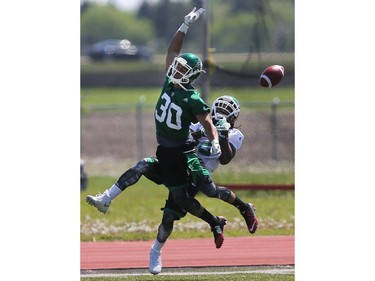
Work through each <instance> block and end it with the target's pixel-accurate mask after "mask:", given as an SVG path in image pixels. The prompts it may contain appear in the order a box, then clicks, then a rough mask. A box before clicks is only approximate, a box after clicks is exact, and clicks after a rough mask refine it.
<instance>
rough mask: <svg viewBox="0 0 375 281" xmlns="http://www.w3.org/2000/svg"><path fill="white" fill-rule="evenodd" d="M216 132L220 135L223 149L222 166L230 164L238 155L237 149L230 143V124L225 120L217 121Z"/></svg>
mask: <svg viewBox="0 0 375 281" xmlns="http://www.w3.org/2000/svg"><path fill="white" fill-rule="evenodd" d="M215 127H216V130H217V133H218V135H219V143H220V147H221V155H220V158H219V160H220V164H222V165H226V164H228V163H229V162H230V161H231V160H232V159H233V157H234V156H235V154H236V149H235V148H234V147H233V146H232V145H231V144H230V142H229V138H228V135H229V129H230V124H229V123H228V122H227V121H226V120H225V118H224V119H221V120H219V121H217V123H216V125H215Z"/></svg>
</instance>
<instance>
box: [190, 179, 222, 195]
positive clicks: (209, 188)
mask: <svg viewBox="0 0 375 281" xmlns="http://www.w3.org/2000/svg"><path fill="white" fill-rule="evenodd" d="M196 184H197V188H198V189H199V190H200V191H202V193H203V194H205V195H206V196H208V197H216V198H219V192H218V189H217V188H216V185H215V184H214V183H213V182H212V179H211V177H210V176H199V177H197V183H196Z"/></svg>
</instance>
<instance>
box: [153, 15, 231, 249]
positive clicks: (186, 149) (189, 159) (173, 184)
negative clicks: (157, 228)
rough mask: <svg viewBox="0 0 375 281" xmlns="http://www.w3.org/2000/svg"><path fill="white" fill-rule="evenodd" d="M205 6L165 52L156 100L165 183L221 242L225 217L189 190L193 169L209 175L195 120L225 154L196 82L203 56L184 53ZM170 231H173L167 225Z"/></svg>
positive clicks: (213, 148)
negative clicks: (193, 132) (192, 26)
mask: <svg viewBox="0 0 375 281" xmlns="http://www.w3.org/2000/svg"><path fill="white" fill-rule="evenodd" d="M204 11H205V10H204V9H202V8H200V9H199V10H198V11H196V8H194V9H193V10H192V11H191V12H190V13H189V14H188V15H186V16H185V18H184V22H183V23H182V25H181V26H180V27H179V29H178V30H177V31H176V32H175V34H174V35H173V37H172V40H171V41H170V43H169V46H168V51H167V56H166V68H165V70H166V79H165V82H164V85H163V88H162V91H161V93H160V97H159V99H158V101H157V103H156V106H155V114H154V116H155V126H156V140H157V143H158V147H157V150H156V157H157V159H158V161H159V168H160V172H161V175H162V178H163V182H164V184H165V186H166V187H167V188H168V189H169V191H170V193H171V196H172V198H173V200H174V202H175V203H176V204H177V205H178V206H179V207H181V208H183V209H184V210H186V211H187V212H189V213H191V214H192V215H194V216H196V217H198V218H200V219H202V220H204V221H206V222H207V223H208V224H209V225H210V227H211V230H212V232H213V234H214V241H215V245H216V247H217V248H220V247H221V245H222V244H223V241H224V233H223V231H224V225H225V224H226V219H225V218H224V217H218V216H214V215H213V214H211V213H210V212H208V211H207V210H206V209H205V208H204V207H203V206H202V205H201V204H200V203H199V201H198V200H196V199H195V198H193V197H190V196H189V195H188V192H187V190H188V186H189V172H190V173H192V174H195V173H198V174H204V175H207V176H209V171H208V170H207V169H206V168H205V167H204V165H203V164H202V163H201V160H200V158H199V157H198V154H197V151H196V145H195V142H194V138H193V136H192V135H191V133H190V130H189V126H190V124H191V123H195V122H199V123H200V124H201V125H202V126H203V128H204V130H205V132H206V135H207V138H208V140H209V141H210V143H211V154H212V155H220V154H221V149H220V145H219V136H218V133H217V131H216V128H215V126H214V124H213V122H212V119H211V115H210V108H209V106H208V105H207V104H206V103H205V102H204V101H203V99H202V98H201V97H200V94H199V92H198V91H197V90H196V89H195V88H194V86H193V85H192V84H193V82H194V81H195V80H196V79H197V78H198V77H199V76H200V74H201V73H202V72H204V71H203V69H202V67H203V66H202V62H201V60H200V59H199V57H198V56H197V55H195V54H192V53H185V54H180V51H181V48H182V44H183V41H184V38H185V35H186V32H187V30H188V29H189V26H190V24H191V23H193V22H194V21H196V20H197V19H198V18H199V17H200V15H201V14H203V13H204ZM166 232H169V230H168V229H167V230H166Z"/></svg>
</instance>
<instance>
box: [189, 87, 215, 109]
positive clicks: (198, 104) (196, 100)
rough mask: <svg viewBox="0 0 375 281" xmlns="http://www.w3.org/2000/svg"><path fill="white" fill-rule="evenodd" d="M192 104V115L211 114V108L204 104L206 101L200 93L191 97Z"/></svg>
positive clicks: (195, 93)
mask: <svg viewBox="0 0 375 281" xmlns="http://www.w3.org/2000/svg"><path fill="white" fill-rule="evenodd" d="M190 103H191V106H192V109H193V110H192V113H193V114H194V115H197V114H202V113H210V111H211V110H210V107H209V106H208V105H207V104H206V103H205V102H204V100H203V99H202V98H201V97H200V95H199V93H198V92H194V93H193V94H192V95H191V96H190Z"/></svg>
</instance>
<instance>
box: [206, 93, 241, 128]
mask: <svg viewBox="0 0 375 281" xmlns="http://www.w3.org/2000/svg"><path fill="white" fill-rule="evenodd" d="M239 115H240V103H239V102H238V100H237V99H236V98H234V97H232V96H221V97H218V98H217V99H216V100H214V102H213V103H212V113H211V116H212V119H214V121H215V120H216V121H217V120H220V119H223V117H225V118H226V120H227V122H228V123H230V124H231V127H232V128H233V126H234V122H235V121H236V119H237V118H238V116H239Z"/></svg>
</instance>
